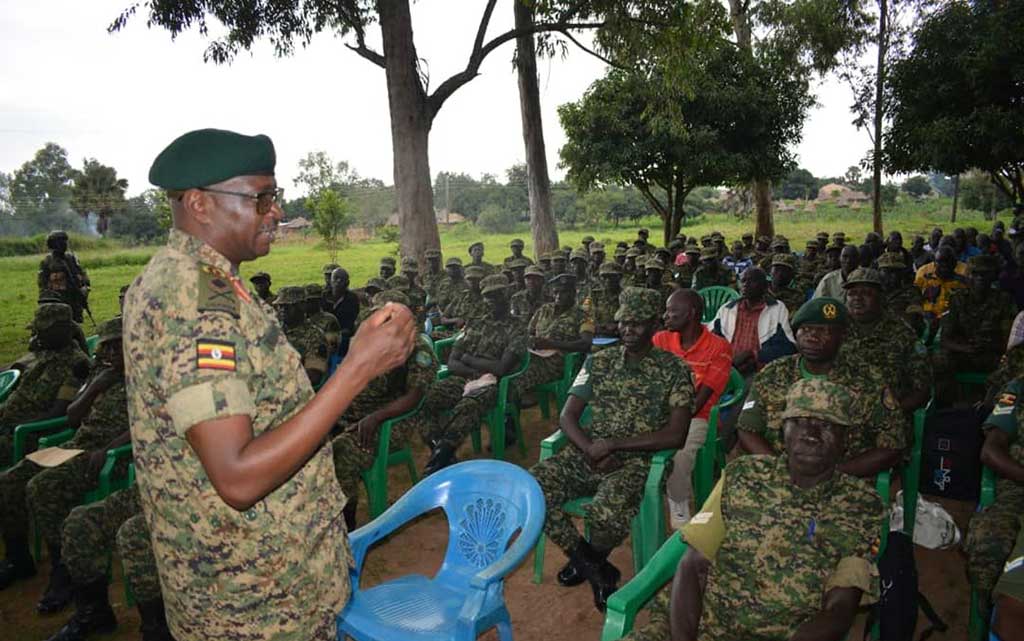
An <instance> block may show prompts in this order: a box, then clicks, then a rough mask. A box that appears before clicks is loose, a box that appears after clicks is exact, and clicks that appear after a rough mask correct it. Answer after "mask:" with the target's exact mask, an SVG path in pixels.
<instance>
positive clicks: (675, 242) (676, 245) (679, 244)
mask: <svg viewBox="0 0 1024 641" xmlns="http://www.w3.org/2000/svg"><path fill="white" fill-rule="evenodd" d="M668 248H669V251H671V250H673V249H682V248H683V240H682V239H681V238H673V239H672V242H670V243H669V244H668Z"/></svg>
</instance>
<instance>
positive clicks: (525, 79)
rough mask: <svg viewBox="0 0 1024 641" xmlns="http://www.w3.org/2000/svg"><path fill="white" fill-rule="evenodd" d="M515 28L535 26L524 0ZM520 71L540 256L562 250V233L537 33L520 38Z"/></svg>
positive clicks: (532, 217)
mask: <svg viewBox="0 0 1024 641" xmlns="http://www.w3.org/2000/svg"><path fill="white" fill-rule="evenodd" d="M512 4H513V7H515V20H516V22H515V27H516V29H522V30H526V29H528V28H529V27H530V26H531V25H532V24H533V11H532V10H531V9H530V7H528V6H527V5H526V3H525V2H524V0H515V2H513V3H512ZM516 71H517V73H518V76H519V113H520V114H521V115H522V118H523V145H524V146H525V147H526V184H527V187H528V191H529V196H530V234H531V235H532V236H533V251H534V254H535V255H536V256H543V255H544V254H546V253H548V252H550V251H554V250H556V249H558V230H557V229H556V228H555V218H554V216H553V215H552V214H551V179H550V178H549V177H548V159H547V152H546V150H545V148H544V123H543V120H542V118H541V112H540V87H539V85H538V81H537V51H536V47H535V44H534V39H533V34H532V33H531V34H527V35H523V36H520V37H518V38H516Z"/></svg>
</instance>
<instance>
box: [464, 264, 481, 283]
mask: <svg viewBox="0 0 1024 641" xmlns="http://www.w3.org/2000/svg"><path fill="white" fill-rule="evenodd" d="M484 273H485V272H484V268H483V267H481V266H480V265H470V266H469V267H467V268H466V278H469V279H477V280H479V279H481V278H483V277H484Z"/></svg>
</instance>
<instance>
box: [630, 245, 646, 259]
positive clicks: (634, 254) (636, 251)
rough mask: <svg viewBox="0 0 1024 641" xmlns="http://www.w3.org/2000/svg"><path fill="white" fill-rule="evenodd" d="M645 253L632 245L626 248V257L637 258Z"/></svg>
mask: <svg viewBox="0 0 1024 641" xmlns="http://www.w3.org/2000/svg"><path fill="white" fill-rule="evenodd" d="M641 254H643V252H642V251H640V249H639V248H638V247H630V248H629V249H627V250H626V258H635V257H637V256H640V255H641Z"/></svg>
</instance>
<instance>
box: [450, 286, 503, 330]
mask: <svg viewBox="0 0 1024 641" xmlns="http://www.w3.org/2000/svg"><path fill="white" fill-rule="evenodd" d="M490 313H491V312H490V309H488V307H487V301H485V300H484V297H483V295H482V294H480V292H472V291H470V290H469V289H468V288H467V289H466V291H464V292H463V293H462V295H461V296H459V298H458V299H457V300H455V301H453V302H452V303H451V304H449V305H448V307H447V308H446V309H445V310H444V316H445V318H459V319H462V320H463V321H465V322H466V325H467V326H468V325H469V324H470V321H477V320H480V319H481V318H484V317H485V316H487V315H489V314H490Z"/></svg>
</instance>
